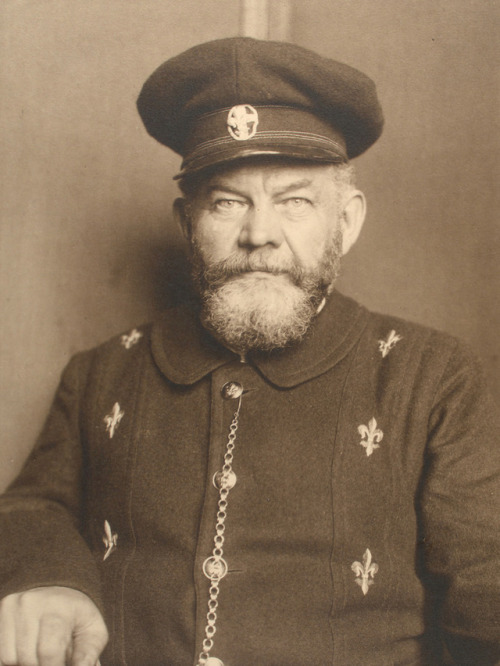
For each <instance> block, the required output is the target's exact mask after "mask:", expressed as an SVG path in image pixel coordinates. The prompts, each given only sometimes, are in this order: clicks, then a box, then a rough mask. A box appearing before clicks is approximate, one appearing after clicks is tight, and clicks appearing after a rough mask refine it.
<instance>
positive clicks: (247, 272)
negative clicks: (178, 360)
mask: <svg viewBox="0 0 500 666" xmlns="http://www.w3.org/2000/svg"><path fill="white" fill-rule="evenodd" d="M341 244H342V238H341V234H340V233H339V234H337V236H336V237H335V238H334V239H333V240H332V243H331V245H330V247H329V248H327V250H326V251H325V254H324V256H323V258H322V260H321V261H320V262H319V263H318V266H317V267H316V269H315V270H313V271H309V272H306V271H304V270H303V269H301V268H300V267H297V266H296V265H291V264H287V265H283V264H277V263H276V261H273V260H272V254H269V253H268V252H267V251H266V252H264V251H263V250H254V251H253V252H252V253H250V254H248V253H244V254H243V253H241V255H240V254H235V255H233V256H231V257H229V258H228V259H227V260H224V261H222V262H219V263H217V264H213V265H208V266H207V265H206V264H205V262H204V260H203V258H202V256H201V252H200V250H199V249H198V248H197V247H196V244H194V246H193V277H194V280H195V283H196V285H197V288H198V292H199V294H200V296H201V305H202V309H201V322H202V324H203V326H204V327H205V328H206V329H207V330H208V331H210V332H211V333H212V334H213V335H214V336H215V337H216V338H217V339H219V340H220V341H221V342H222V343H223V344H224V345H225V346H227V347H229V348H230V349H232V350H234V351H237V352H240V353H245V352H247V351H252V350H260V351H271V350H273V349H280V348H283V347H286V346H289V345H292V344H295V343H297V342H299V341H300V340H302V338H303V337H304V335H305V334H306V332H307V330H308V329H309V326H310V324H311V322H312V320H313V318H314V317H315V315H316V313H317V311H318V308H319V306H320V304H321V302H322V300H323V299H324V297H325V296H326V295H327V294H328V293H330V291H331V290H332V288H333V284H334V282H335V280H336V278H337V275H338V269H339V264H340V256H341Z"/></svg>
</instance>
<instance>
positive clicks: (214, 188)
mask: <svg viewBox="0 0 500 666" xmlns="http://www.w3.org/2000/svg"><path fill="white" fill-rule="evenodd" d="M214 192H225V193H226V194H232V195H233V196H238V197H241V198H242V199H246V198H247V197H246V196H245V195H244V194H243V193H242V192H239V191H238V190H235V189H234V188H232V187H229V186H228V185H224V184H223V183H213V184H212V185H208V186H207V188H206V194H207V195H210V194H213V193H214Z"/></svg>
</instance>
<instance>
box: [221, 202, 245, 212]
mask: <svg viewBox="0 0 500 666" xmlns="http://www.w3.org/2000/svg"><path fill="white" fill-rule="evenodd" d="M244 205H245V204H244V202H243V201H238V200H237V199H217V200H216V201H215V202H214V208H215V209H216V210H220V211H224V212H231V211H235V210H238V209H239V208H240V207H241V206H244Z"/></svg>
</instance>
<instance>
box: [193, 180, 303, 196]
mask: <svg viewBox="0 0 500 666" xmlns="http://www.w3.org/2000/svg"><path fill="white" fill-rule="evenodd" d="M311 184H312V180H311V179H310V178H302V179H301V180H296V181H294V182H293V183H290V184H288V185H286V186H284V187H282V188H279V189H277V190H276V191H275V192H273V196H278V197H280V196H283V195H284V194H287V193H288V192H293V191H295V190H300V189H302V188H304V187H309V186H310V185H311ZM214 192H226V193H227V194H232V195H234V196H239V197H242V198H243V199H246V198H247V196H246V195H245V194H243V192H240V191H238V190H236V189H234V188H233V187H230V186H229V185H226V184H225V183H220V182H215V183H212V184H210V185H208V186H207V188H206V193H207V195H210V194H213V193H214Z"/></svg>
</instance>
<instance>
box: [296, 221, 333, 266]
mask: <svg viewBox="0 0 500 666" xmlns="http://www.w3.org/2000/svg"><path fill="white" fill-rule="evenodd" d="M334 231H335V229H334V227H333V225H332V223H331V221H328V222H327V223H316V224H307V225H304V226H301V227H300V228H295V229H292V230H291V231H290V233H289V235H288V245H289V246H290V249H291V250H292V252H293V254H294V255H295V258H296V259H297V260H298V261H299V263H300V264H301V265H303V266H304V267H314V266H315V265H316V264H317V263H318V261H320V260H321V259H322V258H323V255H324V253H325V250H326V248H327V247H328V246H329V244H330V243H331V240H332V237H333V234H334Z"/></svg>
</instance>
